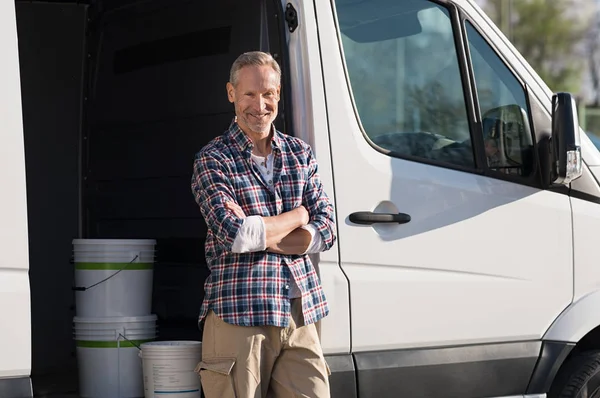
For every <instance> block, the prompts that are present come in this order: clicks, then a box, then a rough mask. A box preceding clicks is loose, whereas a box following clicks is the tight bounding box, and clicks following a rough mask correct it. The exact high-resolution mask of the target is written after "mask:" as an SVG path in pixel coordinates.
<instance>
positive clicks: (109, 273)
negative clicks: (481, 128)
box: [73, 239, 156, 318]
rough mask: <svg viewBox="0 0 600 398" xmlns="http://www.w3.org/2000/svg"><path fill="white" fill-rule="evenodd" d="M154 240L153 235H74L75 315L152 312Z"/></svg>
mask: <svg viewBox="0 0 600 398" xmlns="http://www.w3.org/2000/svg"><path fill="white" fill-rule="evenodd" d="M155 244H156V241H155V240H153V239H144V240H139V239H136V240H132V239H74V240H73V256H74V260H75V285H76V286H75V307H76V315H77V316H79V317H92V318H95V317H119V316H144V315H148V314H150V312H151V308H152V281H153V276H154V269H153V268H154V256H155V251H154V246H155Z"/></svg>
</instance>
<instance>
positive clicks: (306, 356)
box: [196, 299, 330, 398]
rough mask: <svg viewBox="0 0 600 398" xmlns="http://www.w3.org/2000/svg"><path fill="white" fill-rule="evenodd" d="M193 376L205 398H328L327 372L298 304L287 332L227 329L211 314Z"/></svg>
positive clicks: (294, 303) (313, 333) (314, 335)
mask: <svg viewBox="0 0 600 398" xmlns="http://www.w3.org/2000/svg"><path fill="white" fill-rule="evenodd" d="M196 372H198V373H199V374H200V379H201V382H202V388H203V390H204V394H205V397H206V398H266V397H268V398H271V397H273V398H288V397H289V398H296V397H309V398H329V397H330V395H329V374H330V372H329V367H328V366H327V363H326V362H325V359H324V357H323V351H322V349H321V343H320V339H319V335H318V334H317V329H316V327H315V325H314V324H311V325H307V326H305V325H304V320H303V316H302V304H301V301H300V299H293V300H292V315H291V319H290V325H289V326H288V327H287V328H280V327H275V326H262V327H249V326H236V325H230V324H228V323H225V322H224V321H223V320H221V319H220V318H219V317H217V316H216V315H215V313H214V312H212V311H209V313H208V315H207V318H206V322H205V325H204V334H203V338H202V362H200V363H199V364H198V366H197V367H196Z"/></svg>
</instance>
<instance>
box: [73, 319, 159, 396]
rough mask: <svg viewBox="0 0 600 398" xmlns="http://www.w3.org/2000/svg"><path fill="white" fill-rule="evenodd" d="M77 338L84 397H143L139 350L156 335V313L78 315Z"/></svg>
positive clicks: (75, 329) (80, 394) (80, 382)
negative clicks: (101, 315)
mask: <svg viewBox="0 0 600 398" xmlns="http://www.w3.org/2000/svg"><path fill="white" fill-rule="evenodd" d="M73 323H74V338H75V345H76V348H77V363H78V371H79V396H81V397H82V398H139V397H143V396H144V381H143V369H142V363H141V360H140V358H139V349H138V347H140V346H141V345H142V344H144V343H147V342H149V341H152V340H154V339H155V338H156V315H150V316H145V317H124V318H105V319H102V318H81V317H75V318H74V319H73Z"/></svg>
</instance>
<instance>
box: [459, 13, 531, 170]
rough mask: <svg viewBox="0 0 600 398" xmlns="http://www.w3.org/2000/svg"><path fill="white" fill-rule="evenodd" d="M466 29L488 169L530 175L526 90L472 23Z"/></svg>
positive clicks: (529, 138) (529, 135) (529, 133)
mask: <svg viewBox="0 0 600 398" xmlns="http://www.w3.org/2000/svg"><path fill="white" fill-rule="evenodd" d="M466 30H467V37H468V42H469V51H470V53H471V62H472V64H473V74H474V77H475V85H476V87H477V96H478V97H479V108H480V111H481V120H482V133H483V142H484V150H485V154H486V159H487V166H488V167H489V168H490V169H491V170H493V171H496V172H500V173H504V174H511V175H520V176H528V175H530V174H531V172H532V169H533V164H534V160H533V140H532V136H531V130H530V128H529V108H528V106H527V100H526V96H525V90H524V89H523V86H522V85H521V84H520V83H519V81H518V80H517V78H516V77H515V75H513V74H512V72H511V71H510V70H509V69H508V67H507V66H506V65H505V64H504V63H503V62H502V60H501V59H500V58H499V57H498V55H497V54H496V53H495V52H494V50H493V49H492V48H491V47H490V46H489V45H488V44H487V43H486V42H485V40H484V39H483V37H482V36H481V35H480V34H479V33H478V32H477V31H476V30H475V28H474V27H473V25H471V24H470V23H469V22H467V23H466Z"/></svg>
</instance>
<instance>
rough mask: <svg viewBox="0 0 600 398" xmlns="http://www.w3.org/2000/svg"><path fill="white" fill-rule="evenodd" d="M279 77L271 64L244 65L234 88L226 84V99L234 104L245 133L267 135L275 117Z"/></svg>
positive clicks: (238, 120) (239, 122) (239, 123)
mask: <svg viewBox="0 0 600 398" xmlns="http://www.w3.org/2000/svg"><path fill="white" fill-rule="evenodd" d="M279 90H280V86H279V79H278V76H277V72H275V70H273V68H271V67H270V66H267V65H264V66H245V67H243V68H242V69H240V70H239V71H238V73H237V84H236V86H235V87H234V86H233V85H232V84H231V83H227V96H228V97H229V102H231V103H233V104H234V106H235V115H236V116H237V122H238V125H239V126H240V128H241V129H242V130H243V131H244V132H246V133H249V132H253V133H256V134H260V135H268V134H269V133H270V132H271V124H272V123H273V121H274V120H275V118H276V117H277V104H278V102H279Z"/></svg>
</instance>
